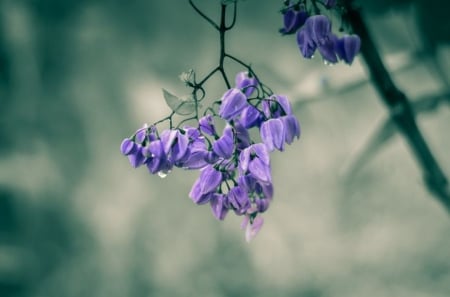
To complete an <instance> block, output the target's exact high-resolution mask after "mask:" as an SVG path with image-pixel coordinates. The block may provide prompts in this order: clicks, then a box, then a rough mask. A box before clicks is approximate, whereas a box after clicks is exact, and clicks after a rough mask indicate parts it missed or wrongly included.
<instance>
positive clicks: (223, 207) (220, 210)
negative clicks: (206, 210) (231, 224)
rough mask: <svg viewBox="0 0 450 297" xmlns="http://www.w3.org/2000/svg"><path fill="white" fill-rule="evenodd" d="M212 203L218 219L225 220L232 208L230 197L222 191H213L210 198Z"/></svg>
mask: <svg viewBox="0 0 450 297" xmlns="http://www.w3.org/2000/svg"><path fill="white" fill-rule="evenodd" d="M209 203H210V205H211V210H212V213H213V215H214V216H215V217H216V218H217V219H218V220H221V221H222V220H224V219H225V216H226V215H227V213H228V210H229V209H230V203H229V202H228V197H227V196H226V195H225V194H222V193H213V194H212V196H211V199H210V200H209Z"/></svg>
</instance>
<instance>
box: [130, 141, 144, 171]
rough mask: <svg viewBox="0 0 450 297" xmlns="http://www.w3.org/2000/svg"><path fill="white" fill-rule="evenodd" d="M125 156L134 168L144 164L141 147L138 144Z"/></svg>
mask: <svg viewBox="0 0 450 297" xmlns="http://www.w3.org/2000/svg"><path fill="white" fill-rule="evenodd" d="M127 156H128V160H129V161H130V164H131V166H133V167H134V168H138V167H139V166H141V165H142V164H144V161H145V156H144V155H143V154H142V146H141V145H140V144H135V148H134V149H133V150H132V151H130V152H129V154H128V155H127Z"/></svg>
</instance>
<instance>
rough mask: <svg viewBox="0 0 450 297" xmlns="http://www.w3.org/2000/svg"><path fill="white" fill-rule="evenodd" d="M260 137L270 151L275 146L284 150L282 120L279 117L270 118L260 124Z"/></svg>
mask: <svg viewBox="0 0 450 297" xmlns="http://www.w3.org/2000/svg"><path fill="white" fill-rule="evenodd" d="M260 134H261V139H262V141H263V142H264V144H265V145H266V146H267V149H268V150H269V151H270V152H271V151H273V150H274V149H275V148H276V149H277V150H279V151H283V150H284V141H285V131H284V124H283V121H282V120H280V119H279V118H275V119H270V120H267V121H265V122H264V123H262V124H261V129H260Z"/></svg>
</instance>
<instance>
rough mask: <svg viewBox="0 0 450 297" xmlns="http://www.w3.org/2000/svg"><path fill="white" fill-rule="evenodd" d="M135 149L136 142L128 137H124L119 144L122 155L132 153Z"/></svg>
mask: <svg viewBox="0 0 450 297" xmlns="http://www.w3.org/2000/svg"><path fill="white" fill-rule="evenodd" d="M135 150H136V143H134V141H132V140H131V139H129V138H125V139H124V140H123V141H122V143H121V144H120V152H121V153H122V155H124V156H127V155H129V154H132V153H133V152H134V151H135Z"/></svg>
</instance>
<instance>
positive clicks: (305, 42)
mask: <svg viewBox="0 0 450 297" xmlns="http://www.w3.org/2000/svg"><path fill="white" fill-rule="evenodd" d="M297 45H298V48H299V49H300V52H301V53H302V55H303V57H304V58H306V59H311V58H312V57H313V56H314V52H315V51H316V49H317V45H316V44H315V43H314V42H313V41H312V39H311V38H310V37H309V35H308V33H307V32H306V30H305V29H304V28H302V29H300V30H299V31H298V32H297Z"/></svg>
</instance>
